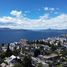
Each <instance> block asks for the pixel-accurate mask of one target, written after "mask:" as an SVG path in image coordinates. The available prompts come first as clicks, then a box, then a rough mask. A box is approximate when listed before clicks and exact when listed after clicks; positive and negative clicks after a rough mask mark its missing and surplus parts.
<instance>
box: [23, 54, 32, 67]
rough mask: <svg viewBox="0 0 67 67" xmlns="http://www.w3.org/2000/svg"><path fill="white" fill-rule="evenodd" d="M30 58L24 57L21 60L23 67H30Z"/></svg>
mask: <svg viewBox="0 0 67 67" xmlns="http://www.w3.org/2000/svg"><path fill="white" fill-rule="evenodd" d="M31 61H32V59H31V56H29V55H28V56H25V57H24V59H23V67H32V62H31Z"/></svg>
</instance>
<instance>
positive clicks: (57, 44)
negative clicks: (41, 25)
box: [0, 37, 67, 67]
mask: <svg viewBox="0 0 67 67" xmlns="http://www.w3.org/2000/svg"><path fill="white" fill-rule="evenodd" d="M0 67H67V39H66V38H59V37H55V38H47V39H40V40H33V41H29V40H27V39H21V40H20V41H18V42H14V43H8V44H4V43H2V44H1V45H0Z"/></svg>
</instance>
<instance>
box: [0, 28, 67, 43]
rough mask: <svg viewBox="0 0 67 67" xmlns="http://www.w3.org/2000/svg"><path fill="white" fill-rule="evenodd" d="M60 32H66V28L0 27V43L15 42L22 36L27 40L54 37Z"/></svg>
mask: <svg viewBox="0 0 67 67" xmlns="http://www.w3.org/2000/svg"><path fill="white" fill-rule="evenodd" d="M61 34H67V29H64V30H56V29H46V30H25V29H9V28H0V43H10V42H15V41H19V40H20V39H22V38H25V39H28V40H35V39H42V38H48V37H56V36H60V35H61Z"/></svg>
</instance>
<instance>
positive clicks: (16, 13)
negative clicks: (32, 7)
mask: <svg viewBox="0 0 67 67" xmlns="http://www.w3.org/2000/svg"><path fill="white" fill-rule="evenodd" d="M10 14H11V15H13V16H16V17H20V16H21V15H22V12H21V11H17V10H12V11H11V12H10Z"/></svg>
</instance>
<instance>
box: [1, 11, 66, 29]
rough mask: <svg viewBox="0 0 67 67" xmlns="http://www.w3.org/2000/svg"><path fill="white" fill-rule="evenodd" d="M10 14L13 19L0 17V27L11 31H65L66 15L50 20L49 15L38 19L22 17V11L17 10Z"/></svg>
mask: <svg viewBox="0 0 67 67" xmlns="http://www.w3.org/2000/svg"><path fill="white" fill-rule="evenodd" d="M13 11H15V12H13ZM10 14H11V15H13V16H15V17H12V16H3V17H0V27H8V28H12V29H48V28H52V29H67V14H60V15H58V16H55V17H52V18H50V14H44V15H43V16H40V17H39V18H38V19H30V18H27V17H24V15H22V11H17V10H12V11H11V12H10ZM16 14H17V15H16Z"/></svg>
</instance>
